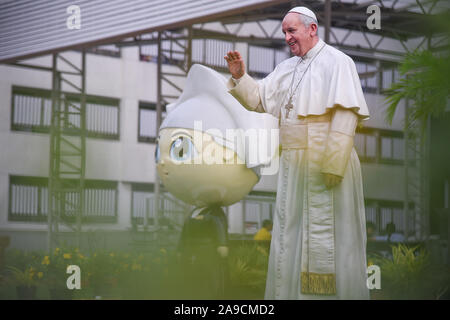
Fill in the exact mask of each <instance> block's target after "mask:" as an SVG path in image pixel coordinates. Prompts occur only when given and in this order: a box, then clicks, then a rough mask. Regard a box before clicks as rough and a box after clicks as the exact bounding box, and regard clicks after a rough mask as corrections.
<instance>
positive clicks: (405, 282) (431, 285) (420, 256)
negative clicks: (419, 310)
mask: <svg viewBox="0 0 450 320" xmlns="http://www.w3.org/2000/svg"><path fill="white" fill-rule="evenodd" d="M376 264H378V265H379V266H380V269H381V279H382V280H381V287H382V290H383V292H384V293H385V294H386V295H387V298H389V299H437V298H439V296H440V295H442V294H443V293H444V292H445V291H446V290H447V289H448V281H449V280H450V278H449V270H448V268H447V269H446V268H445V267H444V266H438V265H434V264H432V263H431V260H430V255H429V253H428V252H427V251H426V250H425V249H419V248H418V247H417V246H415V247H408V246H407V245H404V244H399V245H397V246H392V258H379V259H378V261H376Z"/></svg>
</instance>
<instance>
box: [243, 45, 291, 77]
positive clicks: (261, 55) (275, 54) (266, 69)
mask: <svg viewBox="0 0 450 320" xmlns="http://www.w3.org/2000/svg"><path fill="white" fill-rule="evenodd" d="M288 58H289V53H288V52H287V51H286V50H283V49H274V48H268V47H260V46H249V47H248V70H249V73H250V74H252V75H254V76H255V77H258V78H264V77H265V76H267V75H268V74H269V73H271V72H272V71H273V69H275V67H276V66H277V65H278V64H279V63H281V62H282V61H283V60H286V59H288Z"/></svg>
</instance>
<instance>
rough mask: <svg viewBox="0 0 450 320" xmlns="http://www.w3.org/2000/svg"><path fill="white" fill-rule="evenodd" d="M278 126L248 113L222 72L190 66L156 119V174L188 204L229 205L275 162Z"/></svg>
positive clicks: (238, 198)
mask: <svg viewBox="0 0 450 320" xmlns="http://www.w3.org/2000/svg"><path fill="white" fill-rule="evenodd" d="M277 127H278V122H277V120H276V119H275V118H273V117H272V116H270V115H268V114H259V113H256V112H250V111H248V110H246V109H245V108H244V107H243V106H242V105H241V104H240V103H239V102H238V101H237V100H236V99H235V98H234V97H233V96H231V95H230V94H229V93H228V90H227V87H226V79H225V78H224V77H223V76H222V75H220V74H219V73H217V72H216V71H214V70H212V69H209V68H207V67H204V66H201V65H198V64H196V65H193V66H192V68H191V70H190V71H189V74H188V77H187V80H186V86H185V89H184V91H183V93H182V95H181V96H180V98H179V99H178V100H177V101H176V102H175V103H173V104H170V105H168V106H167V116H166V118H165V119H164V121H163V123H162V124H161V128H160V131H159V137H158V144H157V149H156V152H155V156H156V165H157V170H158V174H159V177H160V179H161V181H162V183H163V184H164V186H165V187H166V188H167V190H168V191H169V192H171V193H172V194H173V195H174V196H175V197H177V198H179V199H181V200H183V201H185V202H187V203H189V204H192V205H195V206H198V207H203V206H212V205H219V206H228V205H231V204H233V203H235V202H238V201H240V200H241V199H243V198H244V197H245V196H246V195H247V194H248V193H249V192H250V191H251V189H252V188H253V187H254V185H255V184H256V183H257V182H258V180H259V178H260V172H261V169H262V168H264V167H267V166H269V165H270V163H271V162H273V161H278V158H277V156H278V130H277ZM274 133H275V134H274Z"/></svg>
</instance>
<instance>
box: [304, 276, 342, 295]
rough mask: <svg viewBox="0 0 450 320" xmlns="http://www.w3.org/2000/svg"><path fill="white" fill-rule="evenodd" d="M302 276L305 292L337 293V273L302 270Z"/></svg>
mask: <svg viewBox="0 0 450 320" xmlns="http://www.w3.org/2000/svg"><path fill="white" fill-rule="evenodd" d="M301 277H302V290H301V291H302V293H303V294H323V295H327V294H328V295H335V294H336V275H335V274H333V273H328V274H320V273H313V272H302V273H301Z"/></svg>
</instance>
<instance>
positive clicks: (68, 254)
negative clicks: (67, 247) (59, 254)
mask: <svg viewBox="0 0 450 320" xmlns="http://www.w3.org/2000/svg"><path fill="white" fill-rule="evenodd" d="M63 257H64V259H71V258H72V255H71V254H70V253H64V255H63Z"/></svg>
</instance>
